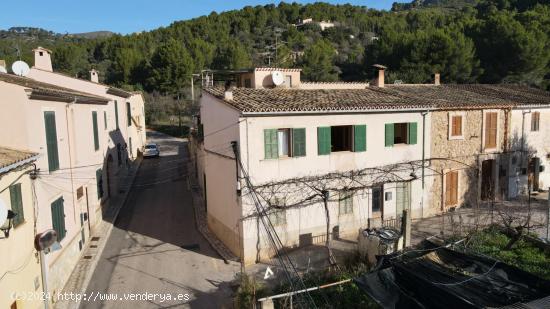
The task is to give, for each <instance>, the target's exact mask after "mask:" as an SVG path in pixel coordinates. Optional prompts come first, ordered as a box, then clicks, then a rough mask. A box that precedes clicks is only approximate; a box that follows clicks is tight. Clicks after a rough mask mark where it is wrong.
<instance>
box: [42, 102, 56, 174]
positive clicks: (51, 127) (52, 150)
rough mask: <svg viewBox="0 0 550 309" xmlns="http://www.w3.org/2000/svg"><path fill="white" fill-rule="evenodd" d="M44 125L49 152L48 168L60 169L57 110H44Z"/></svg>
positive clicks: (51, 170) (51, 169) (52, 169)
mask: <svg viewBox="0 0 550 309" xmlns="http://www.w3.org/2000/svg"><path fill="white" fill-rule="evenodd" d="M44 126H45V131H46V148H47V154H48V170H49V171H50V172H53V171H56V170H58V169H59V152H58V149H57V130H56V127H55V112H44Z"/></svg>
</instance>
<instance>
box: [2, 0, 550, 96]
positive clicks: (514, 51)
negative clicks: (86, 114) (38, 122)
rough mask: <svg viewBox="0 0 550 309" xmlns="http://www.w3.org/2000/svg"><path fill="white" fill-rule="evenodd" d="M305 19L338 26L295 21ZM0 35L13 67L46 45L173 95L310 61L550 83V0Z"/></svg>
mask: <svg viewBox="0 0 550 309" xmlns="http://www.w3.org/2000/svg"><path fill="white" fill-rule="evenodd" d="M449 8H453V9H449ZM306 18H313V20H314V21H322V20H330V21H332V22H334V23H335V27H333V28H328V29H325V30H324V31H321V28H320V27H318V26H317V25H315V24H307V25H305V26H300V27H296V26H294V25H293V24H296V23H298V22H299V21H300V20H301V19H306ZM23 30H24V29H23ZM1 35H2V40H1V41H0V59H7V60H8V64H10V63H11V62H12V61H13V60H15V59H16V57H17V55H16V51H15V47H17V45H19V47H20V50H21V51H22V56H23V59H24V60H26V61H31V60H32V59H31V49H32V48H34V47H35V46H36V45H44V46H45V47H48V48H51V49H52V50H53V52H54V53H53V55H54V67H55V69H57V70H60V71H63V72H65V73H68V74H70V75H73V76H74V75H78V76H80V77H87V76H88V70H89V69H90V68H91V67H95V68H96V69H99V71H100V72H101V78H102V80H104V81H105V82H107V83H110V84H113V85H115V86H118V87H123V88H128V89H143V90H146V91H147V92H153V91H159V92H161V94H170V95H174V94H176V93H178V94H179V93H181V91H182V87H186V85H187V84H188V83H189V82H190V81H189V79H190V74H191V73H194V72H198V71H199V70H201V69H206V68H212V69H227V68H243V67H250V66H260V65H263V66H265V65H268V64H270V65H271V66H276V65H280V66H290V67H302V68H303V78H304V79H305V80H335V79H337V78H339V79H343V80H366V79H369V78H370V77H372V76H371V75H370V74H371V73H372V71H371V67H370V66H371V65H372V64H374V63H381V64H384V65H387V66H388V67H389V68H390V70H389V76H388V80H389V82H393V81H394V80H402V81H403V82H407V83H416V82H426V81H429V80H430V75H431V74H432V73H434V72H436V71H438V72H440V73H442V78H443V81H444V82H460V83H464V82H466V83H468V82H484V83H497V82H519V83H526V84H529V85H536V86H540V87H543V88H547V87H548V85H549V84H550V82H549V81H550V66H549V58H550V53H548V47H549V42H550V41H549V36H550V4H549V3H548V1H547V0H521V1H520V0H480V1H476V0H424V1H421V0H415V1H413V2H412V4H411V5H405V6H394V11H391V12H389V11H379V10H373V9H368V8H366V7H364V6H352V5H330V4H326V3H314V4H307V5H302V4H297V3H291V4H290V3H280V4H279V5H274V4H269V5H265V6H255V7H251V6H247V7H244V8H243V9H241V10H234V11H229V12H225V13H221V14H218V13H215V12H213V13H211V14H210V15H208V16H201V17H198V18H194V19H191V20H187V21H178V22H174V23H173V24H171V25H170V26H168V27H165V28H159V29H156V30H153V31H149V32H142V33H135V34H130V35H113V36H110V37H100V38H96V39H82V38H78V37H74V36H67V35H58V34H52V33H49V32H47V31H38V30H34V31H27V32H25V31H19V32H18V31H11V32H10V31H3V32H2V33H1ZM276 42H277V44H276ZM275 55H276V57H275Z"/></svg>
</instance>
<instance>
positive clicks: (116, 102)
mask: <svg viewBox="0 0 550 309" xmlns="http://www.w3.org/2000/svg"><path fill="white" fill-rule="evenodd" d="M115 123H116V129H117V130H118V129H119V127H118V101H117V100H115Z"/></svg>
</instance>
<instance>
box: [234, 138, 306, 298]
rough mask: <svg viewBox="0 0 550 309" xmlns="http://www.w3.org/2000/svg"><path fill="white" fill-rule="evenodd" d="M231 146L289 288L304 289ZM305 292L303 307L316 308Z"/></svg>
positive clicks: (236, 153)
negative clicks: (296, 286)
mask: <svg viewBox="0 0 550 309" xmlns="http://www.w3.org/2000/svg"><path fill="white" fill-rule="evenodd" d="M232 146H233V152H234V155H235V158H236V159H237V163H238V165H239V167H240V168H241V172H242V173H243V175H244V179H245V181H246V182H247V185H248V186H249V187H250V188H251V189H252V193H253V194H251V197H252V200H253V202H254V205H255V207H256V210H257V211H258V213H259V214H260V216H259V219H260V220H259V221H261V222H262V225H263V226H264V228H265V230H266V233H267V235H268V240H269V242H270V244H271V246H272V248H273V249H274V251H275V252H276V254H277V258H278V260H279V264H280V266H281V268H282V269H283V271H284V273H285V275H286V277H287V280H288V282H289V285H290V288H291V290H292V291H296V290H298V289H306V286H305V284H304V282H303V280H302V278H301V277H300V275H299V274H298V271H297V269H296V267H295V266H294V263H293V262H292V260H291V259H290V257H289V256H288V255H287V254H286V252H285V249H284V246H283V244H282V242H281V240H280V238H279V236H278V235H277V232H276V231H275V229H274V227H273V224H272V223H271V221H270V219H269V217H268V216H267V212H266V210H265V209H264V207H263V206H262V203H261V201H260V198H259V197H258V195H257V194H256V193H255V191H254V187H253V186H252V182H251V180H250V176H249V175H248V172H247V171H246V170H245V168H244V165H243V163H242V161H241V160H240V156H239V153H238V150H237V145H236V143H235V144H233V145H232ZM258 236H259V235H258ZM279 248H280V249H279ZM291 271H292V273H293V275H292V274H291V273H290V272H291ZM294 278H296V281H297V282H296V284H297V285H298V289H297V288H295V287H294V286H295V283H294ZM305 294H306V296H305V297H300V298H301V299H302V301H304V302H305V308H317V306H316V305H315V302H314V300H313V298H312V297H311V295H310V294H309V292H306V293H305ZM298 305H299V306H300V307H302V304H301V303H300V302H299V303H298Z"/></svg>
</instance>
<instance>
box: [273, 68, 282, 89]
mask: <svg viewBox="0 0 550 309" xmlns="http://www.w3.org/2000/svg"><path fill="white" fill-rule="evenodd" d="M271 79H272V80H273V84H274V85H275V86H280V85H282V84H283V83H284V82H285V77H284V76H283V73H282V72H281V71H273V72H271Z"/></svg>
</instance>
